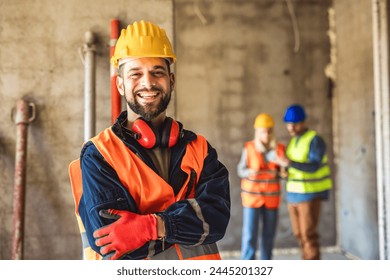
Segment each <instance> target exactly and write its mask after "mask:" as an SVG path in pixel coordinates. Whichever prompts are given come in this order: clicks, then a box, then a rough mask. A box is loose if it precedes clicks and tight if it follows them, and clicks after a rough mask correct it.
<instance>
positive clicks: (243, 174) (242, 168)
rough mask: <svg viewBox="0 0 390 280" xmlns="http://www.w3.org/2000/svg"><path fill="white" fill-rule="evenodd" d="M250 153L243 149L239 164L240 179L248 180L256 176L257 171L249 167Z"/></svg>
mask: <svg viewBox="0 0 390 280" xmlns="http://www.w3.org/2000/svg"><path fill="white" fill-rule="evenodd" d="M247 157H248V153H247V152H246V149H245V148H243V149H242V153H241V158H240V162H239V163H238V164H237V174H238V177H240V178H248V177H249V176H250V175H254V174H255V173H256V172H257V171H256V170H254V169H251V168H249V167H248V164H247V162H248V160H247Z"/></svg>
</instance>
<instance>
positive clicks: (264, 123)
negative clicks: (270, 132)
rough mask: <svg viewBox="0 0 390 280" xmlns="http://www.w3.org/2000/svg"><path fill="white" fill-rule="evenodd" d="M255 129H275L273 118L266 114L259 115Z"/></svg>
mask: <svg viewBox="0 0 390 280" xmlns="http://www.w3.org/2000/svg"><path fill="white" fill-rule="evenodd" d="M253 127H254V128H260V127H263V128H271V127H274V120H273V119H272V117H271V116H270V115H268V114H266V113H262V114H259V115H258V116H257V117H256V120H255V124H254V125H253Z"/></svg>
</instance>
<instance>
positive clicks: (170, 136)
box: [131, 117, 181, 149]
mask: <svg viewBox="0 0 390 280" xmlns="http://www.w3.org/2000/svg"><path fill="white" fill-rule="evenodd" d="M131 130H132V131H133V132H135V133H136V134H138V136H139V137H137V138H136V139H137V141H138V143H140V145H141V146H142V147H144V148H146V149H152V148H155V147H162V148H171V147H173V146H174V145H176V143H177V141H178V140H179V136H180V133H181V131H180V130H181V128H180V125H179V123H178V122H176V121H175V120H173V119H172V118H170V117H166V118H165V121H164V123H163V126H162V129H161V133H160V132H159V131H157V129H155V128H154V127H153V125H152V124H151V123H150V122H148V121H146V120H144V119H142V118H139V119H136V120H135V121H134V123H133V125H132V127H131Z"/></svg>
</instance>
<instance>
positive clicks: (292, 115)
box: [284, 104, 306, 123]
mask: <svg viewBox="0 0 390 280" xmlns="http://www.w3.org/2000/svg"><path fill="white" fill-rule="evenodd" d="M305 119H306V114H305V110H304V109H303V107H302V106H301V105H298V104H294V105H291V106H290V107H288V108H287V110H286V113H285V114H284V122H286V123H299V122H303V121H304V120H305Z"/></svg>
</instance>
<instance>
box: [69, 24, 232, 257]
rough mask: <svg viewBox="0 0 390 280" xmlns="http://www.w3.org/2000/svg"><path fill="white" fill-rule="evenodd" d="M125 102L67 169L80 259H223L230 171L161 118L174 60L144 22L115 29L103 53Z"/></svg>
mask: <svg viewBox="0 0 390 280" xmlns="http://www.w3.org/2000/svg"><path fill="white" fill-rule="evenodd" d="M111 61H112V63H113V65H114V66H115V67H118V73H119V75H118V78H117V88H118V91H119V93H120V94H121V95H122V96H123V97H124V99H125V100H126V103H127V109H126V110H125V111H124V112H122V113H121V114H120V116H119V117H118V119H117V120H116V122H115V123H114V124H113V125H112V126H111V127H109V128H107V129H105V130H103V131H102V132H100V133H99V134H98V135H96V136H95V137H93V138H92V139H91V140H90V141H88V142H87V143H86V144H85V145H84V146H83V149H82V151H81V156H80V159H79V160H76V161H74V162H72V163H71V165H70V177H71V182H72V190H73V195H74V199H75V202H76V217H77V219H78V221H79V227H80V231H81V233H82V235H83V243H84V244H83V245H84V258H85V259H102V258H103V259H131V260H132V259H175V260H176V259H177V260H179V259H191V260H195V259H215V260H219V259H221V256H220V254H219V250H218V247H217V245H216V242H217V241H219V240H220V239H221V238H222V237H223V236H224V235H225V231H226V228H227V225H228V222H229V219H230V195H229V174H228V170H227V169H226V167H225V166H224V165H223V164H222V163H221V162H220V161H219V160H218V156H217V152H216V150H215V149H214V148H213V147H212V146H211V145H210V144H209V142H208V141H207V140H206V139H205V138H204V137H202V136H200V135H197V134H196V133H194V132H192V131H189V130H186V129H184V128H183V125H182V124H181V123H180V122H178V121H176V120H174V119H173V118H171V117H169V116H167V115H166V109H167V106H168V104H169V102H170V99H171V94H172V92H173V89H174V86H175V78H174V74H173V73H172V72H171V70H170V66H171V64H172V63H174V62H175V61H176V56H175V54H174V52H173V50H172V47H171V43H170V41H169V39H168V37H167V35H166V33H165V31H164V29H162V28H161V27H159V26H158V25H156V24H154V23H152V22H146V21H140V22H134V23H133V24H131V25H129V26H128V27H127V28H126V29H123V30H122V32H121V35H120V37H119V39H118V41H117V44H116V47H115V53H114V55H113V57H112V59H111Z"/></svg>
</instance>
